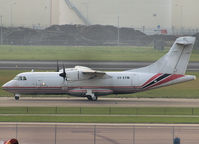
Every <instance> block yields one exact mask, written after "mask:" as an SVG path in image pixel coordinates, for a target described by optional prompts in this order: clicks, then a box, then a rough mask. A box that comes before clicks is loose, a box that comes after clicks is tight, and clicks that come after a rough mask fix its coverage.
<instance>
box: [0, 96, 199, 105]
mask: <svg viewBox="0 0 199 144" xmlns="http://www.w3.org/2000/svg"><path fill="white" fill-rule="evenodd" d="M0 106H2V107H3V106H5V107H7V106H49V107H50V106H51V107H56V106H57V107H61V106H62V107H73V106H74V107H85V106H86V107H199V99H165V98H162V99H161V98H157V99H150V98H103V97H99V100H98V101H96V102H92V101H88V100H87V99H86V98H74V97H71V98H66V97H60V98H56V97H54V98H39V97H21V98H20V100H19V101H16V100H14V97H0Z"/></svg>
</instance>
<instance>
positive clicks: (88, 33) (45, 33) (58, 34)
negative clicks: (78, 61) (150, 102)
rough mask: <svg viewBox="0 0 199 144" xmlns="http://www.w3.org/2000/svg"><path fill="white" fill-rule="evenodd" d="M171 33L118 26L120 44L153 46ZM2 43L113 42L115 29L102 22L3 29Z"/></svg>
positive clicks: (115, 39) (91, 43) (94, 43)
mask: <svg viewBox="0 0 199 144" xmlns="http://www.w3.org/2000/svg"><path fill="white" fill-rule="evenodd" d="M175 38H176V37H174V36H164V35H162V36H159V35H155V36H148V35H145V34H144V33H142V32H140V31H137V30H135V29H133V28H120V29H119V43H120V45H134V46H147V45H150V46H153V43H154V40H164V41H166V42H165V44H166V45H168V41H172V42H173V41H174V40H175ZM3 42H4V44H15V45H77V46H78V45H88V46H89V45H90V46H92V45H117V44H118V28H117V27H114V26H103V25H91V26H84V25H61V26H59V25H54V26H51V27H48V28H46V29H44V30H35V29H29V28H22V27H18V28H3Z"/></svg>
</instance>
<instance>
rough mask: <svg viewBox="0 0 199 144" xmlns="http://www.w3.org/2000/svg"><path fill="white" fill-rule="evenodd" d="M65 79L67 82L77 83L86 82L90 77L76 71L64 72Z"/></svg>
mask: <svg viewBox="0 0 199 144" xmlns="http://www.w3.org/2000/svg"><path fill="white" fill-rule="evenodd" d="M66 78H67V80H68V81H78V80H87V79H90V78H91V76H90V75H85V74H83V73H82V72H81V71H78V70H75V69H74V70H70V71H67V72H66Z"/></svg>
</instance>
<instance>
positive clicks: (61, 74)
mask: <svg viewBox="0 0 199 144" xmlns="http://www.w3.org/2000/svg"><path fill="white" fill-rule="evenodd" d="M59 76H61V77H63V78H64V80H66V70H65V66H64V65H63V73H60V74H59Z"/></svg>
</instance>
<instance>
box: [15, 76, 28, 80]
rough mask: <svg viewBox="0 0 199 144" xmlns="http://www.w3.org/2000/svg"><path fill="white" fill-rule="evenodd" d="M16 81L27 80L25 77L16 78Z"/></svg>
mask: <svg viewBox="0 0 199 144" xmlns="http://www.w3.org/2000/svg"><path fill="white" fill-rule="evenodd" d="M14 80H27V78H26V77H25V76H16V77H15V78H14Z"/></svg>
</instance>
